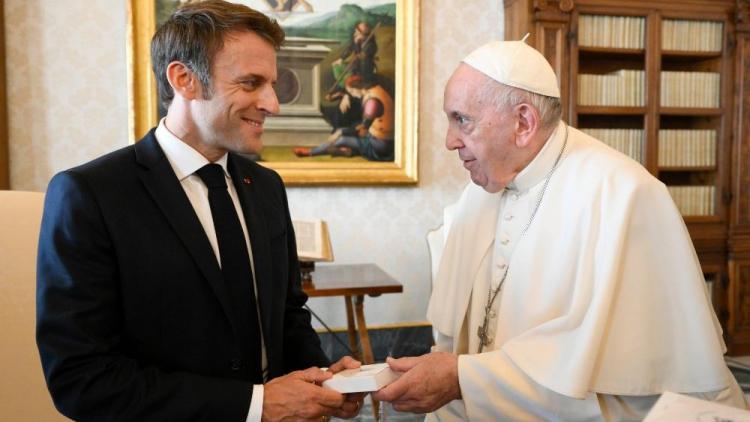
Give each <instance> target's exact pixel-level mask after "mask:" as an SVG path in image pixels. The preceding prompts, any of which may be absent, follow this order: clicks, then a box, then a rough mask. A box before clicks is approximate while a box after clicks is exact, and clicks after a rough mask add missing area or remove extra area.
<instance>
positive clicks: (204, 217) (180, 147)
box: [155, 119, 268, 422]
mask: <svg viewBox="0 0 750 422" xmlns="http://www.w3.org/2000/svg"><path fill="white" fill-rule="evenodd" d="M155 135H156V140H157V142H158V143H159V146H160V147H161V149H162V150H163V151H164V155H166V157H167V160H168V161H169V164H170V165H171V166H172V170H174V173H175V175H177V179H178V180H179V181H180V185H181V186H182V188H183V189H184V190H185V194H186V195H187V197H188V200H189V201H190V204H191V205H192V206H193V209H194V210H195V214H196V215H197V216H198V220H199V221H200V223H201V226H203V230H204V231H205V232H206V236H207V237H208V241H209V242H210V243H211V248H212V249H213V250H214V254H216V259H217V261H218V262H219V264H220V265H221V255H220V254H219V242H218V241H217V239H216V229H215V228H214V220H213V218H212V217H211V206H210V205H209V202H208V188H207V187H206V184H205V183H203V180H201V178H200V177H199V176H198V175H197V174H196V173H195V172H196V171H198V170H199V169H200V168H202V167H203V166H205V165H206V164H211V162H209V161H208V160H207V159H206V157H204V156H203V155H201V153H199V152H198V151H196V150H195V149H193V148H192V147H191V146H189V145H188V144H186V143H185V142H183V141H181V140H180V139H179V138H177V137H176V136H175V135H174V134H172V132H170V131H169V129H167V126H166V125H165V120H164V119H162V120H161V121H160V122H159V126H158V127H157V128H156V133H155ZM227 157H228V156H227V154H224V156H222V157H221V158H220V159H218V160H216V161H215V162H214V163H213V164H219V165H220V166H221V168H222V169H224V177H226V179H227V188H228V190H229V196H230V197H231V198H232V203H234V208H235V210H236V211H237V216H238V217H240V218H239V220H240V225H242V232H243V233H244V235H245V243H246V244H247V251H248V254H249V255H250V267H251V268H252V270H253V289H254V290H255V297H256V298H257V297H258V288H257V286H256V283H255V263H254V262H253V251H252V245H251V244H250V236H249V234H248V232H247V224H245V219H244V218H241V216H243V215H244V214H243V213H242V206H241V205H240V200H239V197H238V196H237V189H236V188H235V187H234V183H232V178H231V177H230V175H229V172H228V171H227ZM256 310H257V307H256ZM258 321H260V314H258ZM259 329H260V330H261V331H260V332H261V365H262V368H263V379H265V378H266V376H267V370H268V364H267V363H268V360H267V359H268V358H267V356H266V348H265V344H263V327H262V326H261V327H259ZM262 412H263V385H262V384H258V385H254V386H253V394H252V398H251V401H250V410H249V412H248V415H247V422H259V421H260V419H261V414H262Z"/></svg>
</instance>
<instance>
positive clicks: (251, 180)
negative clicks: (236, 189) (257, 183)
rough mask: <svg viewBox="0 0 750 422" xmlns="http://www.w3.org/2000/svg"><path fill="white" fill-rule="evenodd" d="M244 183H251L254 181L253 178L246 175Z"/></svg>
mask: <svg viewBox="0 0 750 422" xmlns="http://www.w3.org/2000/svg"><path fill="white" fill-rule="evenodd" d="M242 183H244V184H246V185H249V184H250V183H253V179H251V178H249V177H247V176H245V177H244V178H243V179H242Z"/></svg>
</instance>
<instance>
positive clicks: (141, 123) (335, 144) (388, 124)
mask: <svg viewBox="0 0 750 422" xmlns="http://www.w3.org/2000/svg"><path fill="white" fill-rule="evenodd" d="M186 1H188V2H189V1H195V0H130V3H129V14H128V20H129V25H128V65H129V75H128V83H129V87H130V98H129V101H130V122H129V130H130V137H131V139H132V140H133V141H134V142H135V141H136V140H138V139H140V138H141V137H142V136H143V135H144V134H145V133H146V132H147V131H148V130H149V129H150V128H152V127H154V126H155V125H156V124H157V122H158V120H159V118H160V117H161V116H163V115H164V114H165V110H163V109H161V108H160V106H159V101H158V98H157V92H156V91H157V90H156V84H155V80H154V75H153V72H152V70H151V63H150V53H149V45H150V41H151V37H152V35H153V34H154V32H155V30H156V28H157V27H158V25H159V24H160V23H161V22H163V21H164V20H165V19H166V18H167V17H168V16H169V15H170V14H171V13H172V12H173V11H174V10H175V9H176V8H177V7H179V6H180V4H182V3H185V2H186ZM233 1H235V2H238V3H243V4H246V5H248V6H250V7H252V8H254V9H256V10H259V11H261V12H263V13H264V14H266V15H268V16H270V17H272V18H274V19H276V21H277V22H279V24H280V25H281V26H282V28H284V31H285V32H286V41H285V43H284V45H283V46H282V48H281V49H280V51H279V52H278V54H277V62H278V80H277V83H276V94H277V97H278V99H279V104H280V112H279V114H278V115H275V116H272V117H269V118H267V119H266V122H265V125H264V133H263V144H264V148H263V151H261V152H260V153H259V154H257V155H255V156H253V157H251V158H253V159H255V160H257V161H258V163H260V164H261V165H264V166H267V167H269V168H272V169H274V170H276V171H278V172H279V174H281V177H282V178H283V179H284V181H285V182H286V183H287V184H288V185H296V186H300V185H388V184H415V183H416V182H417V150H418V148H417V117H418V98H419V95H418V58H419V41H418V37H419V27H418V22H419V1H414V0H233Z"/></svg>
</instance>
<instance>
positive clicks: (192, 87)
mask: <svg viewBox="0 0 750 422" xmlns="http://www.w3.org/2000/svg"><path fill="white" fill-rule="evenodd" d="M167 80H168V81H169V85H171V86H172V89H173V90H174V94H175V96H178V95H179V96H180V97H182V98H184V99H186V100H194V99H196V98H200V97H201V83H200V81H199V80H198V77H197V76H196V75H195V73H193V71H192V70H190V69H189V68H188V67H187V66H186V65H185V64H184V63H182V62H179V61H174V62H171V63H169V65H168V66H167Z"/></svg>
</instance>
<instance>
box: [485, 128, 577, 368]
mask: <svg viewBox="0 0 750 422" xmlns="http://www.w3.org/2000/svg"><path fill="white" fill-rule="evenodd" d="M567 144H568V125H565V139H564V140H563V145H562V148H560V153H559V154H557V158H556V159H555V164H554V165H553V166H552V168H551V169H550V170H549V172H548V173H547V175H546V176H545V180H544V185H543V186H542V191H541V192H539V196H538V197H537V199H536V204H535V205H534V210H533V211H531V217H529V222H528V223H526V227H524V229H523V231H521V235H520V236H519V237H518V238H519V239H521V238H522V237H523V235H525V234H526V231H528V230H529V227H530V226H531V223H532V222H533V221H534V217H536V212H537V211H539V207H540V206H541V205H542V199H543V198H544V193H545V192H547V186H548V185H549V181H550V179H551V178H552V174H553V173H554V172H555V170H557V166H558V164H560V159H561V158H562V155H563V152H564V151H565V146H566V145H567ZM509 269H510V262H509V263H508V265H507V266H506V267H505V272H503V277H502V278H501V279H500V283H499V284H498V285H497V287H495V288H494V289H493V288H492V284H490V289H489V292H488V293H487V305H486V306H485V307H484V319H483V320H482V325H481V326H480V327H479V329H478V330H477V335H478V336H479V353H482V350H483V349H484V346H487V345H489V343H490V341H489V335H488V333H487V331H488V330H489V322H490V312H491V311H492V305H493V304H494V303H495V298H497V294H498V293H499V292H500V289H501V288H502V287H503V284H504V283H505V278H506V277H507V276H508V270H509Z"/></svg>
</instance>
